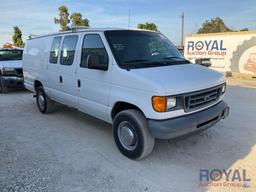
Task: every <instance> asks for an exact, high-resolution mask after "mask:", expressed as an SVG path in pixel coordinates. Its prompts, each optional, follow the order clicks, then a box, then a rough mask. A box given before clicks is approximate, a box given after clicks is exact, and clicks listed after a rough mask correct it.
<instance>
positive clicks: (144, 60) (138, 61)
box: [124, 59, 150, 63]
mask: <svg viewBox="0 0 256 192" xmlns="http://www.w3.org/2000/svg"><path fill="white" fill-rule="evenodd" d="M148 61H150V60H147V59H133V60H128V61H124V63H140V62H148Z"/></svg>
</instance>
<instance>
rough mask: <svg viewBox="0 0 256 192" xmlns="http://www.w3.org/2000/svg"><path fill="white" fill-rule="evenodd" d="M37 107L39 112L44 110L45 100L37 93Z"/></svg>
mask: <svg viewBox="0 0 256 192" xmlns="http://www.w3.org/2000/svg"><path fill="white" fill-rule="evenodd" d="M38 105H39V108H40V109H41V110H44V108H45V99H44V96H43V95H42V93H39V95H38Z"/></svg>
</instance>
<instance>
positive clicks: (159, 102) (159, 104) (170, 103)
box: [152, 96, 176, 112]
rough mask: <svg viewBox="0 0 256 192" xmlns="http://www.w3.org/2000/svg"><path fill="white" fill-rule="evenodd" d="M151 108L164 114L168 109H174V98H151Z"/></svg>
mask: <svg viewBox="0 0 256 192" xmlns="http://www.w3.org/2000/svg"><path fill="white" fill-rule="evenodd" d="M152 106H153V108H154V110H155V111H156V112H166V111H168V109H172V108H174V107H176V98H175V97H162V96H154V97H152Z"/></svg>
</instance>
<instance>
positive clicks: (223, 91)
mask: <svg viewBox="0 0 256 192" xmlns="http://www.w3.org/2000/svg"><path fill="white" fill-rule="evenodd" d="M226 88H227V86H226V83H224V84H223V86H222V90H221V92H222V94H223V93H225V92H226Z"/></svg>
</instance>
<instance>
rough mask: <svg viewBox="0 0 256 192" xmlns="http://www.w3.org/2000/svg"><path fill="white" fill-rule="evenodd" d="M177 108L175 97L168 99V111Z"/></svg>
mask: <svg viewBox="0 0 256 192" xmlns="http://www.w3.org/2000/svg"><path fill="white" fill-rule="evenodd" d="M174 107H176V98H174V97H167V101H166V108H167V110H168V109H172V108H174Z"/></svg>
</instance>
